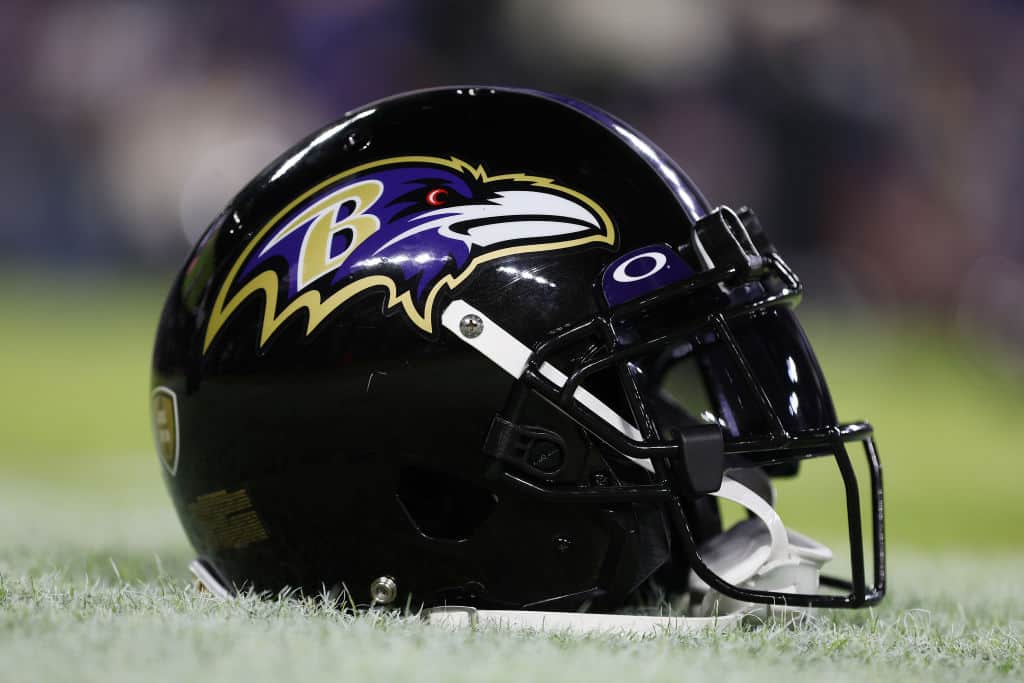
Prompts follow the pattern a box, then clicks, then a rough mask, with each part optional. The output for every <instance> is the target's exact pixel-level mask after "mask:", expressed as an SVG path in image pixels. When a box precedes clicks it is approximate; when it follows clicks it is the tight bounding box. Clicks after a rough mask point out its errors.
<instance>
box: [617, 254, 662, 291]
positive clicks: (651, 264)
mask: <svg viewBox="0 0 1024 683" xmlns="http://www.w3.org/2000/svg"><path fill="white" fill-rule="evenodd" d="M633 264H637V265H635V266H634V265H633ZM667 265H668V258H667V257H666V256H665V255H664V254H663V253H661V252H660V251H645V252H643V253H641V254H637V255H635V256H630V257H629V258H628V259H626V260H625V261H623V262H622V263H620V264H619V266H618V267H617V268H616V269H615V270H613V271H612V277H613V278H615V280H616V281H617V282H622V283H624V284H625V283H629V282H637V281H638V280H644V279H646V278H649V277H650V276H652V275H654V274H655V273H657V272H658V271H660V270H661V269H662V268H664V267H665V266H667ZM631 266H632V267H631ZM630 271H632V272H630Z"/></svg>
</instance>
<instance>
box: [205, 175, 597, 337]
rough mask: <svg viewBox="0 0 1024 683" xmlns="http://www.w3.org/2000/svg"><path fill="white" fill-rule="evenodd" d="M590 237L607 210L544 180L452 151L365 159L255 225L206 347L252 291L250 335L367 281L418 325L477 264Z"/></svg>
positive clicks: (320, 315) (312, 323)
mask: <svg viewBox="0 0 1024 683" xmlns="http://www.w3.org/2000/svg"><path fill="white" fill-rule="evenodd" d="M592 242H600V243H605V244H613V243H614V242H615V232H614V228H613V227H612V224H611V221H610V219H609V218H608V215H607V213H605V211H604V210H603V209H602V208H601V207H600V206H599V205H598V204H597V203H595V202H594V201H592V200H591V199H589V198H587V197H585V196H584V195H582V194H580V193H579V192H576V191H574V190H571V189H569V188H566V187H562V186H560V185H557V184H555V183H554V182H553V181H551V180H548V179H545V178H538V177H534V176H528V175H524V174H520V173H513V174H506V175H498V176H490V177H489V176H488V175H487V174H486V173H485V172H484V171H483V169H482V168H479V167H473V166H470V165H469V164H466V163H465V162H463V161H460V160H458V159H454V158H453V159H441V158H435V157H400V158H394V159H386V160H383V161H379V162H374V163H371V164H367V165H365V166H361V167H357V168H355V169H352V170H350V171H348V172H346V173H343V174H341V175H340V176H337V177H335V178H332V179H330V180H328V181H327V182H325V183H322V184H321V185H318V186H317V187H315V188H313V189H312V190H310V191H309V192H306V193H305V194H304V195H303V196H302V197H300V198H299V199H298V200H296V201H295V202H293V203H292V204H291V205H290V206H289V207H288V208H287V209H286V210H285V211H283V212H282V213H281V214H279V215H278V216H277V217H276V218H275V219H274V220H272V221H271V222H270V223H268V224H267V225H266V226H265V227H264V228H263V229H262V230H260V231H259V233H258V234H257V235H256V237H255V238H254V239H253V240H252V242H250V243H249V244H248V245H247V246H246V248H245V249H244V251H243V252H242V254H241V256H240V257H239V259H238V260H237V261H236V263H235V264H234V267H233V268H232V270H231V272H230V273H229V275H228V277H227V279H226V280H225V282H224V284H223V285H222V286H221V289H220V291H219V293H218V296H217V300H216V301H215V303H214V310H213V311H212V313H211V316H210V323H209V325H208V326H207V334H206V346H207V347H208V346H209V344H210V342H211V341H212V340H213V338H214V336H216V334H217V332H218V330H219V329H220V328H221V326H222V325H223V324H224V323H225V322H226V321H227V319H228V318H229V317H230V315H231V314H232V313H233V312H234V310H235V309H236V308H237V306H238V305H239V304H240V303H241V302H242V300H244V299H246V298H247V297H248V296H249V295H251V294H253V293H255V292H257V291H263V292H264V294H265V295H266V311H265V315H264V324H263V329H262V334H261V343H262V342H265V341H266V340H267V339H268V338H269V337H270V335H271V334H272V333H273V331H274V330H275V329H276V328H277V327H279V326H280V324H281V323H283V322H284V320H285V319H287V318H288V317H290V316H291V315H292V314H293V313H295V312H297V311H298V310H300V309H302V308H305V309H307V310H308V311H309V324H308V331H312V330H313V329H314V328H315V327H316V326H317V325H318V324H319V323H320V321H322V320H323V319H324V318H325V317H326V316H327V315H328V314H329V313H330V312H331V311H333V310H335V309H336V308H337V307H338V306H340V305H341V304H342V303H344V301H346V300H347V299H349V298H351V297H352V296H354V295H355V294H357V293H358V292H361V291H364V290H366V289H369V288H371V287H382V288H384V289H386V290H387V291H388V292H389V294H390V296H389V298H388V302H387V306H388V307H389V308H391V307H395V306H399V305H400V306H402V308H403V310H404V312H405V313H406V314H407V315H408V317H409V319H410V320H412V321H413V322H414V323H415V324H416V325H417V326H419V327H420V328H421V329H423V330H425V331H428V332H429V331H431V329H432V310H431V309H432V305H433V300H434V297H435V296H436V294H437V293H438V291H439V290H440V289H441V288H442V287H444V286H446V287H448V288H449V289H455V288H456V287H458V286H459V285H460V284H461V283H462V282H463V281H464V280H465V279H466V278H467V277H468V276H469V275H470V273H471V272H472V271H473V269H474V268H475V267H476V266H477V265H478V264H480V263H483V262H485V261H489V260H493V259H495V258H500V257H501V256H505V255H510V254H518V253H527V252H538V251H549V250H553V249H564V248H569V247H572V246H576V245H580V244H585V243H592ZM229 295H230V296H229Z"/></svg>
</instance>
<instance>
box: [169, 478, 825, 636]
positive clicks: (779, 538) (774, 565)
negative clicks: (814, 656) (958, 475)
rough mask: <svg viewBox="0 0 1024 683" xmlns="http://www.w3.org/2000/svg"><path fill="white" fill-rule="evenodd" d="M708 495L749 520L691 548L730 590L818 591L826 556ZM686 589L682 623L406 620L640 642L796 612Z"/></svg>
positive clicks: (572, 616)
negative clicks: (689, 598) (699, 596)
mask: <svg viewBox="0 0 1024 683" xmlns="http://www.w3.org/2000/svg"><path fill="white" fill-rule="evenodd" d="M712 495H715V496H718V497H719V498H724V499H726V500H731V501H733V502H735V503H738V504H739V505H742V506H743V507H744V508H746V509H747V510H749V511H750V512H751V513H752V514H753V517H751V518H750V519H746V520H744V521H742V522H739V523H738V524H736V525H734V526H733V527H732V528H730V529H729V530H728V531H725V532H723V533H721V534H719V535H718V536H716V537H714V538H712V539H711V540H709V541H708V542H707V543H705V544H704V545H703V546H702V547H701V548H700V549H699V551H698V552H699V553H700V556H701V558H702V559H703V560H704V562H705V563H706V564H707V565H708V567H710V568H711V570H712V571H714V572H715V573H716V574H718V575H719V576H721V577H722V578H723V579H725V580H726V581H728V582H729V583H733V584H736V585H743V586H751V587H757V588H762V589H767V590H775V591H780V592H796V591H799V592H816V591H817V590H818V576H819V571H820V569H821V566H822V565H823V564H825V563H826V562H828V561H829V560H830V559H832V551H831V550H829V549H828V548H827V547H825V546H824V545H821V544H820V543H817V542H815V541H812V540H811V539H809V538H807V537H806V536H802V535H801V534H798V533H796V532H794V531H791V530H789V529H787V528H786V527H785V525H784V524H783V523H782V519H781V518H780V517H779V515H778V513H776V512H775V509H774V508H772V506H771V505H770V504H769V503H768V502H767V501H766V500H764V499H763V498H762V497H761V496H759V495H758V494H757V493H755V492H754V491H753V490H752V489H750V488H748V487H747V486H745V485H744V484H741V483H740V482H738V481H736V480H735V479H732V478H730V477H728V476H727V477H725V478H724V479H723V480H722V487H721V488H720V489H719V490H718V491H716V492H715V493H713V494H712ZM189 569H190V570H191V571H192V573H193V575H195V577H196V583H197V584H198V586H199V587H200V589H202V590H206V591H208V592H209V593H211V594H212V595H213V596H214V597H216V598H221V599H228V598H231V597H233V596H234V595H235V591H234V590H232V589H231V588H230V587H228V586H227V585H226V584H225V583H224V582H223V581H222V580H221V579H220V577H218V576H217V575H216V573H215V572H214V571H213V570H212V568H210V567H209V566H208V565H207V564H206V563H205V562H203V561H202V560H195V561H193V562H192V563H191V564H190V565H189ZM690 586H691V589H692V590H693V591H694V592H696V593H703V594H704V598H703V600H702V601H701V602H700V603H699V604H697V605H695V606H693V608H691V612H692V616H686V617H675V616H649V615H632V614H595V613H586V612H537V611H532V610H486V609H476V608H475V607H466V606H459V605H446V606H442V607H431V608H427V609H423V610H421V611H420V612H419V614H417V615H415V616H413V617H411V618H413V619H419V620H422V621H425V622H427V623H430V624H436V625H440V626H443V627H447V628H465V627H473V626H495V627H499V628H508V629H532V630H538V631H552V632H572V633H627V634H637V635H645V634H657V633H662V632H665V631H672V632H676V633H695V632H702V631H708V630H712V631H721V630H723V629H726V628H730V627H733V626H736V625H738V624H739V623H740V622H742V621H743V619H744V618H746V617H748V616H768V615H769V614H774V615H779V614H785V613H786V612H794V611H796V610H792V609H791V608H789V609H787V608H779V607H769V606H768V605H761V604H755V603H749V602H740V601H738V600H733V599H731V598H728V597H726V596H723V595H721V594H719V593H717V592H715V591H712V590H709V588H708V586H707V584H705V583H704V582H703V581H702V580H701V579H700V578H699V577H698V576H697V575H696V574H695V573H693V572H691V574H690Z"/></svg>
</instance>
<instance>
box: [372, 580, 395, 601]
mask: <svg viewBox="0 0 1024 683" xmlns="http://www.w3.org/2000/svg"><path fill="white" fill-rule="evenodd" d="M397 597H398V584H397V583H396V582H395V580H394V579H392V578H391V577H390V576H380V577H377V578H376V579H374V580H373V581H372V582H371V583H370V598H371V599H372V600H373V602H374V603H375V604H377V605H390V604H391V603H392V602H394V601H395V598H397Z"/></svg>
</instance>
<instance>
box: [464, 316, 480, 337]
mask: <svg viewBox="0 0 1024 683" xmlns="http://www.w3.org/2000/svg"><path fill="white" fill-rule="evenodd" d="M483 331H484V321H483V320H481V319H480V316H478V315H475V314H473V313H470V314H469V315H464V316H462V320H460V321H459V332H461V333H462V336H463V337H465V338H467V339H474V338H476V337H479V336H480V333H481V332H483Z"/></svg>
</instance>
